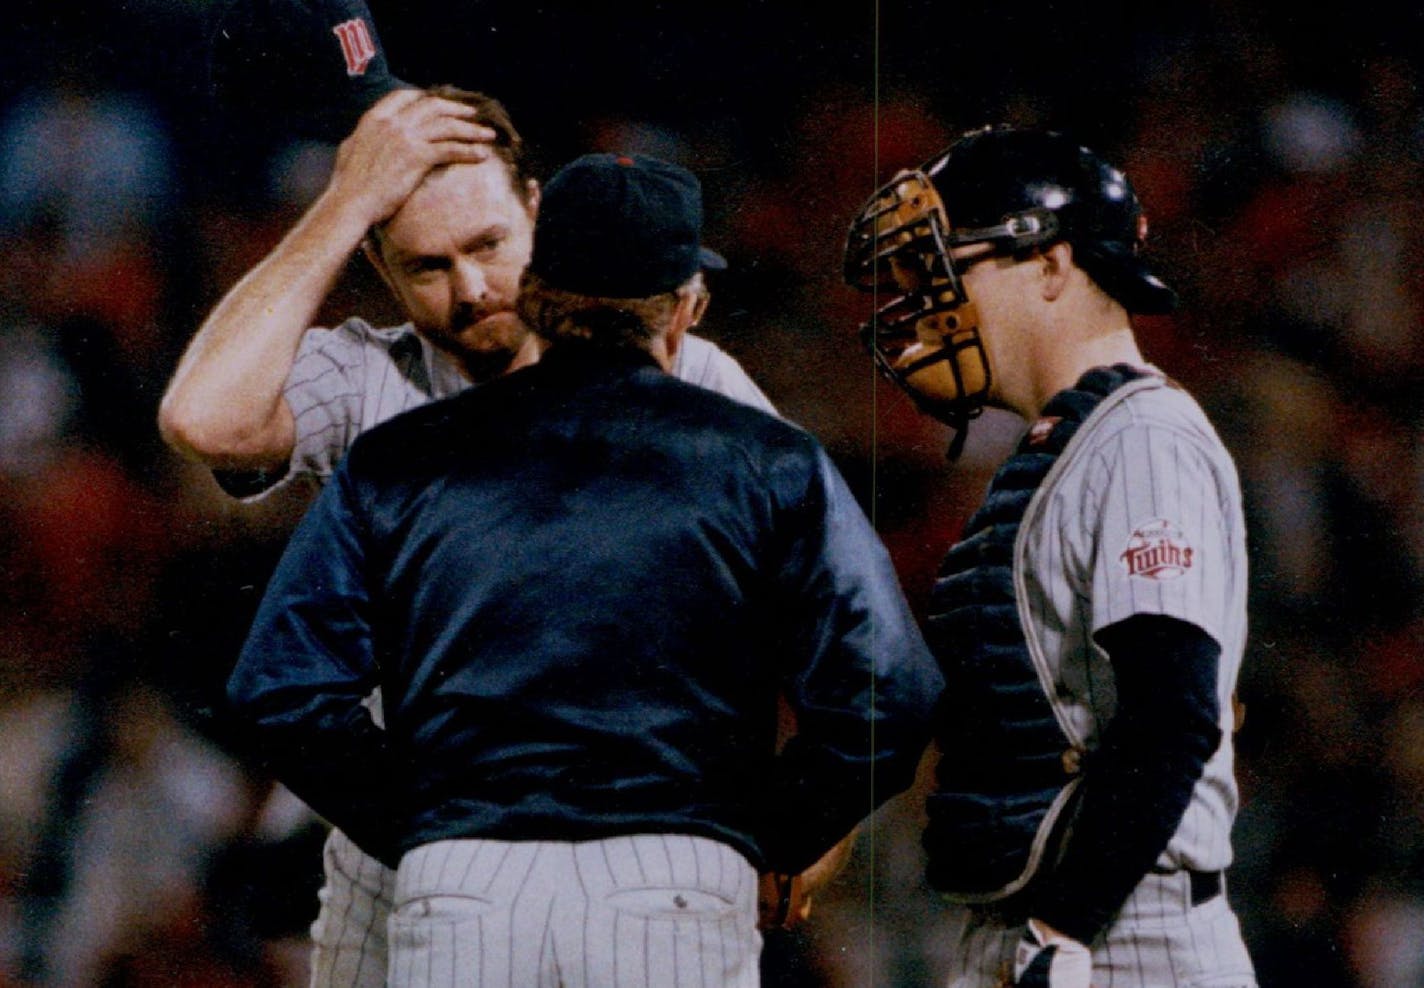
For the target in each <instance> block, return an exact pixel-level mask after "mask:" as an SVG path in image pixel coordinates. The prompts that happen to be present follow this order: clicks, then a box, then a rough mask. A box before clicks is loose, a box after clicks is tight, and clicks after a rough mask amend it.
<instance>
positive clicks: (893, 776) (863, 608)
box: [766, 446, 944, 873]
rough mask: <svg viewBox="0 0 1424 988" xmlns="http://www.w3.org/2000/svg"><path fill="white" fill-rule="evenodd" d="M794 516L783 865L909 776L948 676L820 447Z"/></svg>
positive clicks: (804, 859)
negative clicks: (791, 726)
mask: <svg viewBox="0 0 1424 988" xmlns="http://www.w3.org/2000/svg"><path fill="white" fill-rule="evenodd" d="M792 517H793V518H795V519H796V520H795V522H794V523H793V525H792V527H793V529H794V531H793V533H792V537H791V540H790V541H789V542H788V552H787V561H786V565H785V567H784V568H783V571H782V572H783V585H782V588H781V589H782V592H783V593H782V596H781V600H782V602H783V603H782V609H783V612H784V614H785V615H786V621H785V623H784V625H783V631H782V637H781V638H780V639H779V640H778V641H777V642H776V643H775V645H776V647H778V648H779V649H781V651H782V658H783V664H784V669H785V684H784V689H785V693H786V696H787V699H788V701H789V702H790V704H791V707H792V709H793V710H794V711H795V713H796V718H797V725H798V729H797V733H796V734H795V735H794V736H793V737H792V738H791V739H790V740H789V741H788V742H787V744H786V745H785V747H784V748H783V749H782V752H781V754H780V756H779V757H778V764H777V772H776V789H775V791H774V796H773V806H772V808H771V819H770V821H769V826H768V828H767V831H768V833H767V840H766V852H767V859H768V863H769V864H770V866H771V868H772V869H773V870H775V871H779V872H783V873H799V872H800V871H802V870H803V869H804V868H805V867H806V866H808V865H810V864H811V863H812V862H814V861H816V860H817V859H818V858H819V857H821V855H822V854H824V853H825V852H826V851H827V850H828V849H829V848H830V847H831V846H832V845H834V844H835V843H836V842H837V841H839V840H840V839H841V838H843V837H844V836H845V835H846V834H847V833H848V832H849V831H850V830H851V829H852V828H853V827H854V826H855V825H856V824H857V823H858V822H859V821H860V820H861V819H863V818H864V817H866V816H868V815H869V814H870V813H871V812H872V811H874V810H875V809H876V808H877V807H878V806H880V805H881V804H882V803H884V802H885V801H886V800H887V799H889V798H890V797H892V796H894V795H896V794H897V793H899V792H902V791H903V790H905V789H907V788H908V787H909V786H910V784H911V782H912V781H913V779H914V776H915V770H916V768H917V766H918V764H919V761H920V758H921V756H922V755H923V754H924V750H925V746H926V745H927V744H928V742H929V738H930V715H931V712H932V710H933V707H934V705H935V703H936V702H937V701H938V699H939V695H940V692H941V690H942V689H943V686H944V680H943V677H942V676H941V674H940V671H939V667H938V666H937V664H936V663H935V660H934V658H933V657H932V656H931V655H930V652H929V649H928V647H927V646H926V645H925V642H924V639H923V637H922V636H921V634H920V631H919V628H918V627H917V626H916V624H915V621H914V618H913V616H912V615H911V613H910V609H909V605H908V604H907V602H906V600H905V597H904V594H903V592H902V590H901V588H900V583H899V580H898V578H897V577H896V574H895V571H894V568H893V566H892V564H891V561H890V556H889V553H888V552H886V550H885V547H884V545H883V544H882V543H881V541H880V539H879V537H878V536H877V535H876V534H875V531H874V529H873V528H872V527H871V525H870V522H869V520H868V519H867V518H866V517H865V515H864V513H863V512H862V511H861V509H860V506H859V505H858V504H857V503H856V501H855V499H854V497H853V496H852V494H851V492H850V490H849V489H848V488H847V487H846V484H845V481H844V480H843V479H842V478H841V476H840V474H839V472H838V471H837V470H836V469H835V466H834V465H833V464H832V463H831V461H830V459H829V458H828V457H827V456H826V454H825V452H824V450H822V449H820V447H819V446H818V447H817V448H816V469H815V475H814V478H813V480H812V483H811V485H810V490H809V492H808V494H807V496H806V498H805V500H804V502H803V503H802V504H801V505H800V506H799V510H798V511H797V512H795V513H794V514H793V516H792Z"/></svg>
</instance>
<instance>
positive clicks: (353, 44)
mask: <svg viewBox="0 0 1424 988" xmlns="http://www.w3.org/2000/svg"><path fill="white" fill-rule="evenodd" d="M331 31H332V33H333V34H335V35H336V37H337V40H339V41H340V42H341V54H342V55H343V56H344V57H345V58H346V74H347V75H364V74H365V73H366V66H367V65H369V64H370V62H371V59H373V58H375V57H376V45H375V42H373V41H372V40H371V32H370V30H369V29H367V27H366V22H365V21H364V20H362V19H361V18H359V17H356V18H353V19H352V20H349V21H343V22H342V23H340V24H338V25H336V26H335V27H334V28H332V29H331Z"/></svg>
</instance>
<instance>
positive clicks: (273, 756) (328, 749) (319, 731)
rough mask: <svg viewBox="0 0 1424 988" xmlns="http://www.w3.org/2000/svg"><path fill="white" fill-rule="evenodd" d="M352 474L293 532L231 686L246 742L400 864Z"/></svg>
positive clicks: (341, 477) (306, 796) (368, 844)
mask: <svg viewBox="0 0 1424 988" xmlns="http://www.w3.org/2000/svg"><path fill="white" fill-rule="evenodd" d="M355 501H356V499H355V498H354V496H353V494H352V482H351V477H350V475H349V473H348V472H347V471H346V470H345V469H344V468H343V469H339V470H338V471H337V473H336V474H335V475H334V477H333V479H332V482H331V483H330V484H329V485H328V486H327V488H326V489H325V490H324V491H323V492H322V494H321V495H320V496H319V497H318V498H317V499H316V501H315V502H314V504H313V505H312V507H311V509H310V510H309V511H308V513H307V515H306V517H305V518H303V520H302V522H301V524H300V525H299V526H298V527H297V529H296V531H295V532H294V533H293V535H292V538H291V541H290V542H289V543H288V545H287V549H286V552H285V553H284V554H283V556H282V558H281V560H280V562H279V563H278V565H277V568H276V570H275V572H274V574H273V576H272V579H271V581H270V582H269V583H268V586H267V591H266V594H265V595H264V597H263V599H262V603H261V604H260V606H259V607H258V610H257V616H256V618H255V620H254V623H253V626H252V629H251V632H250V633H249V635H248V637H247V641H246V643H245V644H244V646H243V648H242V652H241V654H240V656H239V658H238V661H237V666H236V668H235V669H234V670H233V673H232V675H231V677H230V678H229V680H228V687H227V697H228V703H229V711H230V714H231V715H232V717H233V718H234V721H235V723H234V726H235V729H236V731H237V733H238V736H239V737H240V738H242V739H244V741H245V742H246V743H247V745H248V746H249V747H250V749H251V752H252V754H254V755H255V756H257V757H258V758H259V759H260V761H261V763H262V764H263V765H264V767H265V768H266V769H267V770H268V771H270V772H271V773H272V774H273V775H274V776H275V777H276V778H278V779H280V780H281V781H282V782H283V783H284V784H286V785H287V787H288V788H290V789H291V790H292V791H293V792H294V793H296V795H297V796H299V797H300V798H301V799H303V800H304V801H305V802H306V803H307V804H308V805H309V806H311V808H312V809H313V810H315V811H316V812H317V813H319V814H320V815H321V816H323V817H325V818H326V819H327V820H328V821H329V822H330V823H332V824H333V825H335V826H337V827H339V828H340V829H341V830H343V831H345V832H346V834H347V835H348V836H349V837H351V839H352V840H354V841H355V842H356V843H357V845H358V846H360V847H361V848H362V850H364V851H366V852H367V853H368V854H371V855H372V856H374V857H376V858H379V859H381V860H383V861H385V862H386V863H387V864H392V863H393V860H392V859H393V857H394V853H395V852H394V844H393V839H392V827H391V820H392V817H393V815H394V807H393V799H394V796H395V794H394V792H393V780H394V779H396V778H398V776H397V775H396V774H395V772H394V768H393V765H392V754H391V749H390V747H389V746H388V744H387V741H386V735H385V732H384V731H382V730H381V729H380V728H378V727H377V726H376V724H375V722H374V721H373V720H372V717H371V713H370V711H369V710H368V709H367V707H366V706H365V705H364V704H363V700H364V699H365V698H366V697H367V696H368V695H369V694H370V693H371V691H372V690H373V689H374V688H375V686H376V685H377V682H378V669H377V666H376V661H375V650H374V646H373V641H372V633H371V625H370V610H371V601H370V596H369V594H368V588H367V583H366V573H365V562H366V554H367V549H368V546H367V544H366V539H365V538H364V530H363V526H362V523H361V520H360V517H359V514H358V512H357V510H356V504H355Z"/></svg>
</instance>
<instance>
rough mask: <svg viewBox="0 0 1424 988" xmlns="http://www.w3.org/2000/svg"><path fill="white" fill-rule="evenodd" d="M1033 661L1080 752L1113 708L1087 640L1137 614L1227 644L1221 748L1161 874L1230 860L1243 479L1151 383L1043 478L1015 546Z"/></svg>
mask: <svg viewBox="0 0 1424 988" xmlns="http://www.w3.org/2000/svg"><path fill="white" fill-rule="evenodd" d="M1015 556H1016V558H1015V567H1014V569H1015V578H1016V580H1018V581H1019V584H1020V585H1019V587H1018V593H1017V597H1018V602H1019V608H1020V613H1021V616H1022V623H1023V626H1024V629H1025V633H1026V636H1027V640H1028V645H1029V650H1030V654H1031V655H1032V656H1033V659H1034V663H1035V665H1036V666H1037V668H1038V672H1039V676H1040V678H1041V679H1042V681H1043V683H1044V684H1045V691H1046V693H1047V694H1048V696H1049V699H1050V701H1051V702H1052V704H1053V708H1054V712H1055V714H1056V715H1057V716H1058V719H1059V723H1060V725H1061V726H1062V727H1063V730H1064V732H1065V733H1066V734H1067V735H1068V737H1069V739H1070V741H1072V743H1073V744H1074V745H1075V746H1078V747H1080V748H1086V749H1089V750H1091V749H1093V748H1095V747H1097V741H1098V738H1099V735H1100V733H1101V731H1102V729H1103V727H1104V726H1105V725H1106V724H1107V723H1108V722H1109V721H1110V720H1111V718H1112V716H1113V713H1114V711H1115V702H1116V696H1115V693H1114V689H1113V673H1112V667H1111V664H1110V663H1109V661H1108V657H1107V655H1106V653H1104V652H1103V650H1102V649H1101V648H1099V647H1098V646H1097V645H1096V644H1095V643H1094V642H1093V639H1092V634H1093V633H1095V632H1097V631H1099V630H1101V629H1103V628H1105V627H1107V626H1109V625H1111V624H1114V623H1116V622H1119V621H1122V620H1124V619H1125V618H1128V617H1131V616H1133V615H1137V614H1158V615H1166V616H1168V617H1173V618H1178V619H1180V620H1183V621H1187V622H1190V623H1192V624H1195V625H1197V626H1198V627H1200V628H1202V629H1204V630H1205V631H1207V632H1208V633H1209V634H1210V635H1211V636H1212V637H1213V638H1214V639H1216V641H1217V643H1218V644H1219V645H1220V646H1221V656H1220V659H1219V663H1218V673H1217V700H1218V703H1219V709H1220V711H1221V728H1222V742H1221V744H1220V746H1219V747H1218V749H1217V751H1216V752H1215V754H1214V755H1213V756H1212V757H1211V759H1210V760H1209V761H1208V762H1207V765H1206V769H1205V772H1204V774H1203V776H1202V778H1201V780H1200V781H1199V782H1198V783H1197V785H1196V788H1195V790H1194V791H1193V794H1192V800H1191V803H1190V805H1189V806H1188V808H1187V812H1186V815H1185V816H1184V817H1183V819H1182V822H1181V824H1180V826H1179V827H1178V828H1177V832H1176V834H1175V835H1174V836H1173V838H1172V840H1171V842H1170V843H1169V844H1168V846H1167V848H1166V850H1165V851H1164V852H1163V854H1162V857H1161V859H1160V860H1159V862H1158V864H1159V866H1161V867H1163V868H1194V869H1198V870H1201V871H1218V870H1221V869H1224V868H1226V867H1227V866H1228V865H1229V864H1230V863H1231V843H1230V832H1231V823H1232V820H1233V819H1234V817H1235V814H1236V808H1237V790H1236V782H1235V778H1234V774H1233V755H1232V740H1231V736H1232V723H1231V720H1232V703H1231V695H1232V692H1233V690H1234V689H1235V685H1236V679H1237V675H1238V673H1239V671H1240V668H1241V658H1242V654H1243V652H1244V651H1245V644H1246V548H1245V523H1244V520H1243V518H1242V509H1241V491H1240V485H1239V482H1238V480H1237V476H1236V469H1235V467H1234V466H1233V464H1232V462H1231V458H1230V456H1229V455H1228V454H1227V452H1226V449H1225V447H1224V446H1223V445H1222V443H1221V440H1220V439H1219V438H1218V437H1217V434H1216V432H1215V430H1213V429H1212V427H1211V425H1210V423H1209V422H1208V421H1207V419H1206V416H1205V415H1204V414H1203V413H1202V411H1201V409H1200V407H1198V405H1197V403H1196V402H1195V401H1194V400H1193V399H1192V398H1191V397H1190V396H1189V395H1188V394H1187V393H1186V392H1184V391H1182V390H1181V389H1180V388H1177V387H1175V386H1173V385H1171V384H1170V383H1168V382H1167V381H1166V380H1165V379H1164V378H1162V377H1160V376H1157V375H1153V376H1150V377H1146V378H1142V379H1140V380H1138V381H1135V382H1131V383H1129V384H1127V385H1124V386H1123V387H1122V388H1120V389H1119V390H1117V391H1116V392H1114V393H1113V394H1112V395H1110V396H1109V397H1108V398H1107V399H1106V400H1104V401H1103V403H1102V404H1101V405H1100V406H1099V407H1098V408H1097V409H1095V410H1094V412H1093V413H1092V415H1091V416H1090V417H1089V418H1088V420H1087V421H1086V422H1084V423H1083V425H1082V427H1081V428H1080V429H1079V431H1078V434H1077V436H1076V437H1075V438H1074V441H1073V443H1072V444H1071V445H1070V447H1069V448H1068V449H1067V450H1066V451H1065V453H1064V455H1063V457H1062V458H1061V459H1059V461H1058V462H1057V463H1056V464H1055V465H1054V468H1053V470H1052V471H1051V472H1050V473H1049V475H1048V477H1047V478H1045V480H1044V483H1043V486H1042V487H1041V488H1040V490H1039V491H1038V493H1037V495H1036V496H1035V498H1034V500H1033V502H1032V503H1031V504H1030V506H1029V509H1028V511H1027V513H1026V515H1025V518H1024V522H1023V525H1022V527H1021V528H1020V530H1019V538H1018V543H1017V545H1016V547H1015Z"/></svg>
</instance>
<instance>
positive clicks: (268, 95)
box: [208, 0, 409, 143]
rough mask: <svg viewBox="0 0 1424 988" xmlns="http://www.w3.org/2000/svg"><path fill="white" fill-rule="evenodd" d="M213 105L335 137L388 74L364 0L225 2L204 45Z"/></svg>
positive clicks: (393, 83)
mask: <svg viewBox="0 0 1424 988" xmlns="http://www.w3.org/2000/svg"><path fill="white" fill-rule="evenodd" d="M208 73H209V77H208V78H209V88H210V94H211V98H212V101H213V109H214V110H215V111H216V112H217V113H218V114H219V116H220V118H221V119H223V120H225V121H226V122H228V123H229V124H231V123H235V122H237V121H240V120H242V119H245V118H250V119H249V123H250V122H251V121H252V120H257V121H261V123H262V125H263V127H264V129H265V130H267V131H268V132H270V131H271V130H272V129H273V128H274V127H275V129H276V130H278V131H284V132H285V135H284V136H287V137H292V138H304V139H308V140H320V141H327V142H330V143H338V142H340V141H342V140H344V139H345V138H346V136H347V135H348V134H350V133H351V131H352V130H354V129H355V127H356V121H357V120H358V119H360V117H361V114H363V113H365V112H366V110H367V109H368V108H369V107H370V106H371V105H372V104H373V103H375V102H376V101H377V100H379V99H380V98H381V97H382V96H384V95H386V94H387V93H389V92H391V91H392V90H395V89H401V88H407V87H408V86H409V83H406V82H403V81H402V80H400V79H399V78H397V77H396V76H395V75H394V74H392V72H391V69H390V65H389V63H388V62H387V60H386V53H385V48H384V46H383V45H382V44H381V38H380V35H379V34H377V32H376V22H375V20H374V19H373V18H372V17H371V11H370V9H369V8H368V7H367V5H366V2H365V0H225V2H224V3H222V4H221V5H220V6H219V7H218V8H217V12H216V14H215V17H214V25H213V33H212V41H211V45H210V47H209V50H208Z"/></svg>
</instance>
